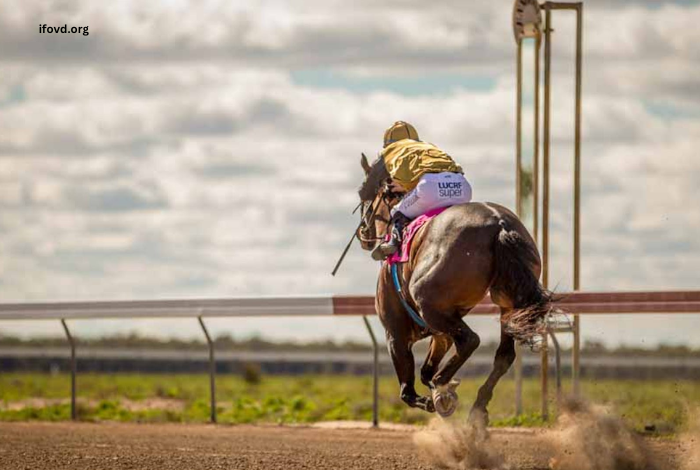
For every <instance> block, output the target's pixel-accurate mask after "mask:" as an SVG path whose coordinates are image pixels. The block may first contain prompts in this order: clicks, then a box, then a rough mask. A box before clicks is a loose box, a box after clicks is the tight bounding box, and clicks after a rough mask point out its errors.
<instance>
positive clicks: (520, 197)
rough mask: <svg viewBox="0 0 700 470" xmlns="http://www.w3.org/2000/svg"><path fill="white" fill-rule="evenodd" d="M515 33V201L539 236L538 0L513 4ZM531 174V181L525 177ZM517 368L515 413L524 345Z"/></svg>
mask: <svg viewBox="0 0 700 470" xmlns="http://www.w3.org/2000/svg"><path fill="white" fill-rule="evenodd" d="M513 33H514V35H515V41H516V44H517V48H518V49H517V63H516V64H517V67H516V68H517V95H516V163H515V166H516V168H515V188H516V190H515V201H516V204H515V206H516V212H517V214H518V216H519V217H520V218H524V217H525V215H526V212H528V211H529V210H532V226H530V227H528V229H529V230H530V232H531V233H532V234H533V237H534V238H535V240H537V235H538V225H539V218H538V197H539V101H540V100H539V77H540V75H539V57H540V55H539V54H540V45H541V14H540V6H539V4H538V3H537V1H536V0H516V1H515V4H514V6H513ZM525 39H528V40H534V67H533V72H534V77H533V78H534V86H533V90H532V91H533V94H534V106H533V116H532V117H533V124H534V139H533V147H532V156H533V162H532V165H533V167H532V174H530V175H528V174H526V173H525V172H524V171H523V158H522V155H523V131H522V129H523V40H525ZM524 178H528V179H529V180H530V181H529V182H528V181H524ZM526 183H529V186H530V187H531V189H532V206H531V207H528V208H527V210H526V208H525V204H524V197H525V194H523V187H524V186H525V184H526ZM516 348H517V349H516V352H517V354H516V360H515V364H514V370H515V374H514V375H515V376H514V379H515V413H516V415H520V414H521V413H522V411H523V399H522V381H523V363H522V355H521V353H522V352H523V349H522V348H520V347H519V346H518V347H516Z"/></svg>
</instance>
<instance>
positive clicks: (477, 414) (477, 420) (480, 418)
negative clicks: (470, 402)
mask: <svg viewBox="0 0 700 470" xmlns="http://www.w3.org/2000/svg"><path fill="white" fill-rule="evenodd" d="M468 421H469V424H471V425H473V426H477V427H479V428H483V429H486V427H487V426H488V425H489V413H488V411H486V410H482V409H478V408H472V409H471V411H470V412H469V420H468Z"/></svg>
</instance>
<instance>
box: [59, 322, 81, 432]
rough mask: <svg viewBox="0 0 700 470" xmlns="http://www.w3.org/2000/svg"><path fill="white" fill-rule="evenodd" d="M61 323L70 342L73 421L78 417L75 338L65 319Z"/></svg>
mask: <svg viewBox="0 0 700 470" xmlns="http://www.w3.org/2000/svg"><path fill="white" fill-rule="evenodd" d="M61 325H63V331H65V332H66V338H68V343H69V344H70V417H71V419H72V420H74V421H75V420H77V419H78V409H77V408H76V405H75V396H76V375H77V373H78V364H77V361H76V359H75V340H74V339H73V335H71V334H70V330H69V329H68V325H67V324H66V320H65V319H61Z"/></svg>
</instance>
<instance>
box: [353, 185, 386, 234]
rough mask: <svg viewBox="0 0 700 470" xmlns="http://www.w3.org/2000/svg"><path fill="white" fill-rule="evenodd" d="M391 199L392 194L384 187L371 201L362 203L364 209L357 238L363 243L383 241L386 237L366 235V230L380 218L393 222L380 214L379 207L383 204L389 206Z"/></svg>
mask: <svg viewBox="0 0 700 470" xmlns="http://www.w3.org/2000/svg"><path fill="white" fill-rule="evenodd" d="M390 200H391V195H390V194H389V193H388V192H387V191H385V190H384V189H380V190H379V191H378V192H377V195H376V196H375V197H374V199H373V200H372V201H371V202H369V203H363V202H361V203H360V207H361V208H362V211H361V212H360V214H361V215H360V226H359V227H358V231H357V238H358V239H359V240H360V241H361V242H363V243H372V242H377V241H383V240H384V237H377V236H375V237H366V236H364V232H365V230H369V228H370V227H373V226H374V222H375V221H376V220H379V221H380V222H384V223H386V224H387V225H388V224H390V223H391V221H390V220H388V219H387V218H386V217H384V216H383V215H381V214H378V209H379V207H380V206H381V205H382V204H386V205H387V206H389V201H390Z"/></svg>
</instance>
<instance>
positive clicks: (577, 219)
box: [571, 3, 583, 396]
mask: <svg viewBox="0 0 700 470" xmlns="http://www.w3.org/2000/svg"><path fill="white" fill-rule="evenodd" d="M582 63H583V4H582V3H577V4H576V121H575V131H574V290H575V291H577V290H579V289H580V288H581V284H580V280H581V278H580V272H581V81H582V78H581V77H582V71H581V69H582ZM580 325H581V323H580V318H579V316H578V315H574V345H573V350H572V358H571V360H572V368H571V371H572V382H573V388H574V395H575V396H578V395H579V392H580V384H579V372H580V352H581V339H580Z"/></svg>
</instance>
